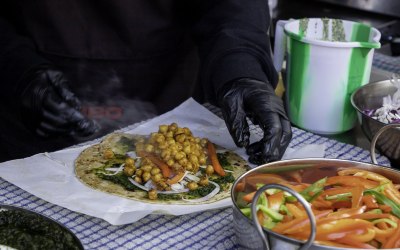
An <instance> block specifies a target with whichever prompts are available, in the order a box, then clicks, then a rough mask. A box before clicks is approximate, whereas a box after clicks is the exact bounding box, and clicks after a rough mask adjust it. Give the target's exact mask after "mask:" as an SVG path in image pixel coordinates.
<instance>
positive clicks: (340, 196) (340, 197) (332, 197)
mask: <svg viewBox="0 0 400 250" xmlns="http://www.w3.org/2000/svg"><path fill="white" fill-rule="evenodd" d="M350 197H351V193H350V192H349V193H343V194H334V195H329V196H325V199H326V200H346V199H348V198H350Z"/></svg>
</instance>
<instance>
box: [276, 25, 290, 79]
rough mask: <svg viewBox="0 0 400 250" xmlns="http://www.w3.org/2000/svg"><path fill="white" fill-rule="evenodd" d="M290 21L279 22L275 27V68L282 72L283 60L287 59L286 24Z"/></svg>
mask: <svg viewBox="0 0 400 250" xmlns="http://www.w3.org/2000/svg"><path fill="white" fill-rule="evenodd" d="M289 21H290V20H279V21H278V22H277V23H276V26H275V39H274V59H273V61H274V66H275V69H276V71H278V72H280V71H281V70H282V65H283V60H284V59H285V50H286V39H285V38H286V35H285V32H284V28H285V24H287V23H288V22H289Z"/></svg>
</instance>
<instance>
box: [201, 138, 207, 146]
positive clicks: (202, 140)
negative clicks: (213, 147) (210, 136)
mask: <svg viewBox="0 0 400 250" xmlns="http://www.w3.org/2000/svg"><path fill="white" fill-rule="evenodd" d="M207 142H208V140H207V139H204V138H203V139H201V140H200V145H201V146H202V147H205V146H206V145H207Z"/></svg>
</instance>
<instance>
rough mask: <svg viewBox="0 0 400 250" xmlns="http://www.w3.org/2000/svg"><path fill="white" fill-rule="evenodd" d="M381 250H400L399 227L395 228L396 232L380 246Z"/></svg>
mask: <svg viewBox="0 0 400 250" xmlns="http://www.w3.org/2000/svg"><path fill="white" fill-rule="evenodd" d="M382 248H400V227H399V226H398V227H397V228H396V231H394V233H393V234H392V235H391V236H390V237H388V238H387V241H386V242H385V243H384V244H383V245H382Z"/></svg>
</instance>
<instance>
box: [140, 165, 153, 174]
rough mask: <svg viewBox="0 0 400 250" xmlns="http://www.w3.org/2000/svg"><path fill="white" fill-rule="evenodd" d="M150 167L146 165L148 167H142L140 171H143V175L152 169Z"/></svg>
mask: <svg viewBox="0 0 400 250" xmlns="http://www.w3.org/2000/svg"><path fill="white" fill-rule="evenodd" d="M152 168H153V167H152V165H150V164H148V165H143V166H142V167H141V168H140V169H141V170H143V173H145V172H150V171H151V169H152Z"/></svg>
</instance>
